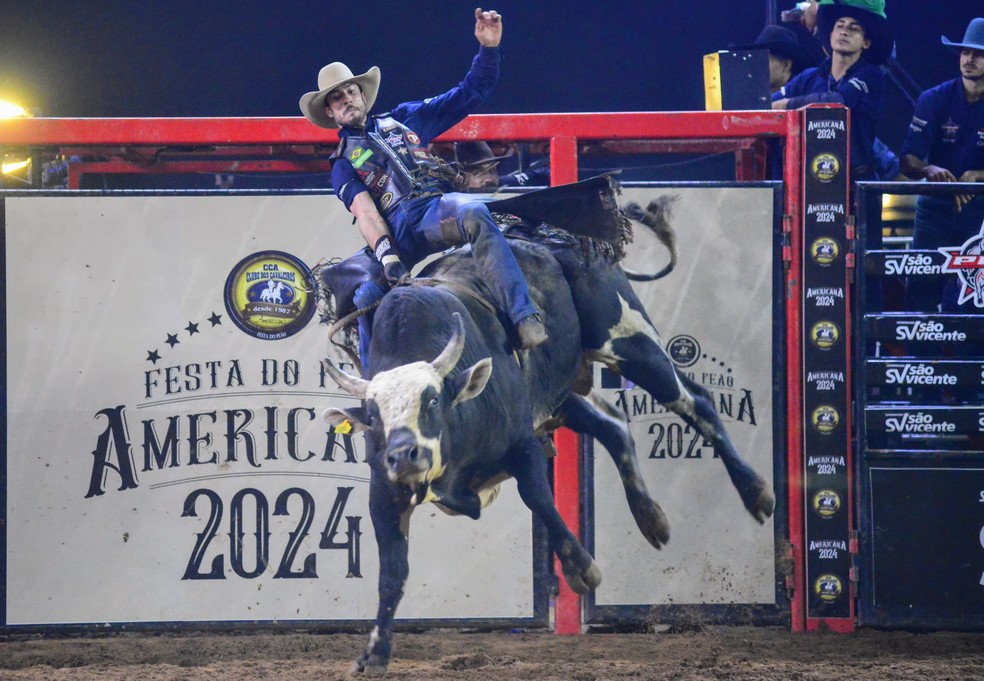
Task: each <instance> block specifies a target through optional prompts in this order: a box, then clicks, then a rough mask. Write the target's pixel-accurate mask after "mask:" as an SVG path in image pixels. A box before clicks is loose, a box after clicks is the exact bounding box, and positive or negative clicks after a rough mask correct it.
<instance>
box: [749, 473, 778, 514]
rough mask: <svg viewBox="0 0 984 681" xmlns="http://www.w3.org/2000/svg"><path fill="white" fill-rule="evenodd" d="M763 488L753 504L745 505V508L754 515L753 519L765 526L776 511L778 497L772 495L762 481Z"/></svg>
mask: <svg viewBox="0 0 984 681" xmlns="http://www.w3.org/2000/svg"><path fill="white" fill-rule="evenodd" d="M760 483H761V487H760V489H759V490H758V494H757V495H756V496H755V500H754V501H753V502H752V503H751V504H745V508H747V509H748V512H749V513H751V514H752V517H753V518H755V519H756V520H757V521H759V524H765V521H766V520H768V519H769V518H771V517H772V512H773V511H775V510H776V495H775V494H773V493H772V490H771V489H770V488H769V486H768V485H767V484H765V481H764V480H762V481H760Z"/></svg>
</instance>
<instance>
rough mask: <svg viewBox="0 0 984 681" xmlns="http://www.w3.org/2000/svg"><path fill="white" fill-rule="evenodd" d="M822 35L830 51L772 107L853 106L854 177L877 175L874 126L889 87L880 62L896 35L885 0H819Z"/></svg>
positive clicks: (775, 97) (778, 96)
mask: <svg viewBox="0 0 984 681" xmlns="http://www.w3.org/2000/svg"><path fill="white" fill-rule="evenodd" d="M817 37H818V38H820V39H821V40H822V41H825V42H829V45H830V56H829V57H827V59H826V60H824V62H823V63H822V64H820V66H819V67H817V68H812V69H807V70H806V71H804V72H803V73H801V74H799V75H798V76H796V77H795V78H793V79H792V80H791V81H789V83H787V84H786V86H785V87H783V88H782V89H780V90H779V92H777V93H775V94H774V95H773V96H772V108H773V109H798V108H800V107H802V106H806V105H807V104H814V103H820V102H827V103H837V104H843V105H845V106H847V107H848V108H849V109H850V110H851V159H850V167H851V168H850V172H851V178H852V179H853V180H854V181H858V180H873V179H876V177H875V154H874V151H873V149H874V143H875V126H876V123H877V120H878V114H879V112H880V109H881V103H882V95H883V93H884V90H885V76H884V75H883V74H882V72H881V70H880V69H879V68H878V66H879V65H881V64H883V63H884V62H885V60H887V59H888V57H889V56H890V55H891V54H892V47H893V45H894V39H893V38H892V31H891V28H890V26H889V24H888V19H887V18H886V17H885V0H850V1H848V0H820V2H819V3H817Z"/></svg>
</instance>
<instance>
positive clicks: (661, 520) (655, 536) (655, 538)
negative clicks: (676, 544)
mask: <svg viewBox="0 0 984 681" xmlns="http://www.w3.org/2000/svg"><path fill="white" fill-rule="evenodd" d="M629 508H630V510H631V511H632V517H633V518H635V521H636V525H637V526H638V527H639V531H640V532H642V536H643V537H645V538H646V541H648V542H649V543H650V544H652V545H653V547H654V548H657V549H661V548H663V544H666V543H667V542H668V541H670V521H669V520H667V519H666V514H665V513H663V509H662V508H660V506H659V504H657V503H656V502H655V501H653V500H652V499H650V498H649V497H648V496H647V497H642V498H640V499H637V500H633V501H631V502H630V503H629Z"/></svg>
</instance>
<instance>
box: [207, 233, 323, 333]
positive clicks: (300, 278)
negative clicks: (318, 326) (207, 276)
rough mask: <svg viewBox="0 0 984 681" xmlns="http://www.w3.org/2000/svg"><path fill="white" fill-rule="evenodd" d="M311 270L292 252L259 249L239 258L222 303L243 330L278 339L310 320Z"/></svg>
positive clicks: (229, 278) (312, 306) (312, 311)
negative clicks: (257, 251) (259, 250)
mask: <svg viewBox="0 0 984 681" xmlns="http://www.w3.org/2000/svg"><path fill="white" fill-rule="evenodd" d="M310 277H311V270H309V269H308V267H307V265H305V264H304V263H303V262H301V261H300V260H298V259H297V258H295V257H294V256H292V255H289V254H287V253H282V252H280V251H262V252H260V253H254V254H253V255H250V256H247V257H245V258H243V259H242V260H241V261H239V264H238V265H236V266H235V267H234V268H232V271H231V272H230V273H229V276H228V277H227V278H226V283H225V305H226V310H227V311H228V312H229V316H230V317H231V318H232V320H233V321H234V322H235V324H236V326H238V327H239V328H240V329H241V330H242V331H244V332H246V333H247V334H249V335H250V336H253V337H254V338H261V339H263V340H280V339H281V338H286V337H287V336H293V335H294V334H295V333H297V332H298V331H300V330H301V329H303V328H304V326H305V325H306V324H307V323H308V322H309V321H311V317H312V316H313V315H314V308H315V297H314V294H313V290H312V289H313V288H314V287H313V286H309V283H310V282H309V280H310Z"/></svg>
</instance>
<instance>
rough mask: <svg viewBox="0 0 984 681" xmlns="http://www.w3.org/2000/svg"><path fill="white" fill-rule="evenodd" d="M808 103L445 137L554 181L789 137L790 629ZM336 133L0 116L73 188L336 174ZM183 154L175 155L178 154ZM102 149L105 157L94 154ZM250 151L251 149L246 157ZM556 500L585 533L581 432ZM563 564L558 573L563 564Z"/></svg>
mask: <svg viewBox="0 0 984 681" xmlns="http://www.w3.org/2000/svg"><path fill="white" fill-rule="evenodd" d="M802 120H803V116H802V112H801V111H768V110H767V111H707V112H703V111H695V112H641V113H546V114H496V115H478V116H469V117H468V118H467V119H465V120H464V121H462V122H461V123H459V124H458V125H456V126H455V127H454V128H452V129H451V130H449V131H448V132H446V133H445V134H444V135H442V136H441V137H440V140H441V141H448V142H454V141H467V140H487V141H492V142H495V141H501V142H531V143H539V144H540V145H542V146H541V147H540V148H541V149H543V150H549V154H550V169H551V173H550V177H551V182H552V183H553V184H565V183H569V182H576V181H577V179H578V172H577V171H578V155H579V153H586V152H590V151H592V150H596V151H598V150H600V151H604V152H607V153H720V152H727V151H733V152H734V153H735V179H736V180H739V181H754V180H763V179H765V142H766V140H768V139H770V138H771V139H776V138H779V139H784V140H785V142H786V144H785V166H784V171H783V172H784V178H783V179H784V182H785V189H786V191H785V199H784V206H783V230H784V232H785V236H786V240H785V243H784V246H783V260H784V262H785V264H786V272H785V285H786V288H785V313H786V331H787V333H786V358H787V362H788V364H787V371H786V397H787V399H786V404H787V411H786V418H787V423H786V427H787V436H786V452H787V469H788V471H787V475H788V499H787V503H788V519H789V534H790V536H789V539H790V542H791V544H792V553H793V555H792V559H793V561H792V562H793V576H792V578H791V579H790V580H789V581H788V583H787V587H788V590H789V592H790V614H791V627H792V629H793V630H794V631H803V630H805V629H806V628H815V626H816V625H817V624H818V623H816V622H810V623H807V621H806V620H807V618H806V614H805V599H804V594H805V592H804V547H803V536H804V534H803V503H804V500H803V462H802V423H803V414H802V382H801V378H800V376H801V373H802V372H801V368H802V367H801V356H802V354H801V350H800V342H801V338H800V336H801V333H800V323H801V309H802V307H801V297H802V290H801V284H800V282H801V267H802V258H801V253H802V244H801V240H802V229H803V212H802V203H803V181H802V177H803V159H802V146H803V140H802V128H803V126H802ZM337 141H338V137H337V135H336V133H335V132H333V131H330V130H324V129H321V128H317V127H315V126H313V125H311V124H310V123H309V122H308V121H307V120H306V119H304V118H301V117H283V118H13V119H3V120H0V150H2V151H4V152H7V153H10V152H23V153H24V155H35V154H57V155H66V156H80V157H82V160H81V162H79V163H74V162H73V163H72V164H70V166H69V187H70V188H78V186H79V180H80V177H81V175H82V174H84V173H87V172H88V173H176V172H181V173H190V172H211V173H242V172H267V173H269V172H327V170H328V165H327V161H326V159H327V157H328V155H329V153H330V151H331V150H332V149H333V148H334V146H335V145H336V143H337ZM177 154H180V159H179V158H174V159H169V158H168V156H169V155H177ZM90 157H97V158H98V159H99V160H89V158H90ZM247 157H248V158H247ZM556 443H557V450H558V456H557V459H556V461H555V463H554V481H555V496H556V502H557V507H558V508H559V509H560V512H561V515H562V516H563V517H564V520H565V521H566V522H567V524H568V526H569V527H570V528H571V530H572V531H574V532H575V534H577V535H578V536H581V535H582V532H581V522H580V518H581V505H580V495H579V490H580V482H581V481H580V470H581V468H580V447H579V442H578V437H577V436H576V435H575V434H574V433H572V432H570V431H566V432H561V433H559V434H558V436H557V437H556ZM559 572H560V571H559V569H558V574H559ZM559 582H560V593H559V595H558V596H557V599H556V602H555V631H556V633H558V634H579V633H581V628H582V624H581V601H580V597H578V596H577V594H575V593H574V592H572V591H571V590H570V589H569V588H568V587H567V584H566V583H565V582H564V581H563V580H559Z"/></svg>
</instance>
